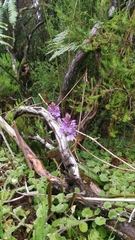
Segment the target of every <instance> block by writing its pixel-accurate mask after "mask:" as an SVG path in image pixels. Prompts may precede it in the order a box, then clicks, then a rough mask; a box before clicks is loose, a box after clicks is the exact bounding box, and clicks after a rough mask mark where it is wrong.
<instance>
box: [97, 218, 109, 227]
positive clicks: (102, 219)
mask: <svg viewBox="0 0 135 240" xmlns="http://www.w3.org/2000/svg"><path fill="white" fill-rule="evenodd" d="M95 223H96V224H97V225H98V226H101V225H104V224H105V223H106V219H105V218H104V217H96V218H95Z"/></svg>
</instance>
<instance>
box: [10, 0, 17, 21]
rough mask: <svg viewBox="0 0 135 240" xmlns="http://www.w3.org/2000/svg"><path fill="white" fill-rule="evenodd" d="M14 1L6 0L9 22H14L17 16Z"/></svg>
mask: <svg viewBox="0 0 135 240" xmlns="http://www.w3.org/2000/svg"><path fill="white" fill-rule="evenodd" d="M15 2H16V0H9V2H8V12H9V22H10V23H11V24H14V23H15V22H16V18H17V9H16V5H15Z"/></svg>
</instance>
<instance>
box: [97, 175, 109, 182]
mask: <svg viewBox="0 0 135 240" xmlns="http://www.w3.org/2000/svg"><path fill="white" fill-rule="evenodd" d="M99 177H100V180H101V181H102V182H107V181H108V177H107V176H106V174H103V173H101V174H100V175H99Z"/></svg>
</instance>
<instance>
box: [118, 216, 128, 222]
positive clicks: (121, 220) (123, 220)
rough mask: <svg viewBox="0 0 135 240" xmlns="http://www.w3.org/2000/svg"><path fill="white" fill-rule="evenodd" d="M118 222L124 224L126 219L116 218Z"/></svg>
mask: <svg viewBox="0 0 135 240" xmlns="http://www.w3.org/2000/svg"><path fill="white" fill-rule="evenodd" d="M118 221H119V222H126V219H125V218H123V217H118Z"/></svg>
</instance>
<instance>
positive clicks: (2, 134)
mask: <svg viewBox="0 0 135 240" xmlns="http://www.w3.org/2000/svg"><path fill="white" fill-rule="evenodd" d="M0 134H1V136H2V137H3V140H4V142H5V144H6V146H7V148H8V150H9V152H10V153H11V155H12V157H14V154H13V152H12V150H11V148H10V146H9V144H8V141H7V139H6V137H5V135H4V133H3V131H2V130H1V131H0Z"/></svg>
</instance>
